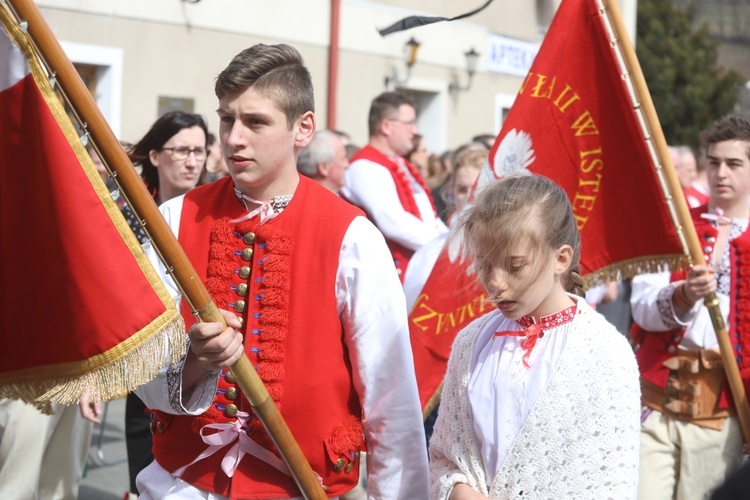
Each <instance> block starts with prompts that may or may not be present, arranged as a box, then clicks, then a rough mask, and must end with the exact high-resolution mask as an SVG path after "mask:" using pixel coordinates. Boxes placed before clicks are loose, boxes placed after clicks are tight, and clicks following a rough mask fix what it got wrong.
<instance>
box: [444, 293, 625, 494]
mask: <svg viewBox="0 0 750 500" xmlns="http://www.w3.org/2000/svg"><path fill="white" fill-rule="evenodd" d="M494 314H495V313H492V314H488V315H486V316H484V317H482V318H479V319H478V320H476V321H474V322H473V323H471V324H470V325H469V326H467V327H466V328H465V329H464V330H463V331H461V333H459V335H458V337H457V338H456V340H455V342H454V344H453V350H452V352H451V356H450V361H449V363H448V371H447V373H446V376H445V383H444V387H443V392H442V401H441V404H440V410H439V414H438V419H437V423H436V424H435V431H434V434H433V436H432V439H431V440H430V483H431V492H430V496H431V498H432V499H433V500H438V499H441V500H442V499H446V498H448V495H449V494H450V492H451V490H452V489H453V486H454V485H456V484H457V483H466V484H468V485H470V486H471V487H472V488H474V489H475V490H477V491H478V492H480V493H482V494H484V495H487V496H488V497H489V498H490V499H505V498H508V499H510V498H513V499H517V498H554V499H558V498H565V499H575V498H581V499H604V498H612V499H617V500H621V499H628V498H633V499H634V498H636V495H637V486H638V451H639V431H640V387H639V382H638V367H637V365H636V362H635V358H634V356H633V352H632V350H631V348H630V346H629V345H628V343H627V341H626V340H625V338H624V337H623V336H622V335H620V333H618V332H617V330H615V328H614V327H613V326H612V325H610V324H609V323H607V321H606V320H605V319H604V317H603V316H601V315H600V314H598V313H597V312H595V311H594V310H593V309H591V307H589V306H588V305H587V304H586V303H585V302H584V301H583V300H579V301H578V311H577V313H576V317H575V319H574V320H573V330H572V331H571V332H570V336H569V338H568V341H567V345H566V346H565V351H564V352H563V354H562V356H561V357H560V361H559V363H558V365H557V367H556V369H555V371H554V373H553V374H552V375H551V376H550V379H549V382H548V384H547V387H545V388H544V389H543V391H542V393H541V394H540V395H539V398H538V399H537V401H536V404H535V406H534V408H533V409H532V410H531V413H530V414H529V417H528V418H527V420H526V421H525V423H524V424H523V427H522V428H521V431H520V432H519V434H518V435H517V436H516V438H515V442H514V444H513V446H512V448H511V449H510V450H509V452H508V455H507V456H506V458H505V460H504V461H503V464H502V466H501V467H500V470H499V472H498V474H497V476H496V477H495V478H494V479H493V480H492V481H491V487H490V489H489V491H488V490H487V484H488V483H489V481H488V480H487V478H486V477H485V472H484V467H483V464H482V459H481V454H480V450H479V444H478V442H477V438H476V435H475V433H474V428H473V424H472V421H471V407H470V404H469V398H468V392H467V385H468V382H469V378H470V376H471V374H470V372H469V370H470V363H471V358H472V353H473V352H474V342H475V341H476V338H477V337H478V336H479V333H480V332H481V331H482V328H483V326H484V325H485V324H486V322H487V321H488V320H489V319H490V318H491V317H492V316H493V315H494ZM497 314H499V312H498V313H497Z"/></svg>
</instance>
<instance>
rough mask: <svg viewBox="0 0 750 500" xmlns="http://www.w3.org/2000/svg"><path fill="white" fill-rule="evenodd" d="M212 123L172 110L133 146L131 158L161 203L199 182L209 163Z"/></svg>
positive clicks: (149, 188)
mask: <svg viewBox="0 0 750 500" xmlns="http://www.w3.org/2000/svg"><path fill="white" fill-rule="evenodd" d="M207 136H208V127H206V122H205V121H203V118H202V117H201V116H200V115H196V114H193V113H185V112H184V111H170V112H169V113H166V114H164V115H162V116H161V117H160V118H159V119H158V120H156V121H155V122H154V124H153V125H152V126H151V129H150V130H149V131H148V132H146V135H144V136H143V138H142V139H141V140H140V141H138V143H137V144H136V145H135V146H133V149H132V150H131V151H130V155H129V156H130V160H131V161H132V162H133V165H135V166H139V165H140V166H141V168H142V172H141V177H142V178H143V181H144V182H145V183H146V187H148V190H149V191H150V192H151V194H152V195H153V197H154V200H155V201H156V203H157V205H161V204H162V203H164V202H165V201H167V200H170V199H172V198H174V197H176V196H180V195H183V194H185V193H187V192H188V191H190V190H191V189H193V188H194V187H195V186H196V185H197V184H198V179H199V177H200V174H201V171H202V170H203V167H204V165H205V164H206V156H207V150H206V137H207Z"/></svg>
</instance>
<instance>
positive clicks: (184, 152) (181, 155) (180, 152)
mask: <svg viewBox="0 0 750 500" xmlns="http://www.w3.org/2000/svg"><path fill="white" fill-rule="evenodd" d="M159 151H169V152H170V153H171V154H172V159H173V160H187V158H188V156H190V153H193V154H194V155H195V159H196V160H197V161H203V160H205V159H206V154H207V152H206V148H195V149H190V148H188V147H186V146H179V147H176V148H161V149H160V150H159Z"/></svg>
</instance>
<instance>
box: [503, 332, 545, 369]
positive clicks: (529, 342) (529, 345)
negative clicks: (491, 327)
mask: <svg viewBox="0 0 750 500" xmlns="http://www.w3.org/2000/svg"><path fill="white" fill-rule="evenodd" d="M505 336H509V337H524V339H523V340H522V341H521V347H523V349H524V351H526V352H525V354H524V355H523V366H525V367H526V369H527V370H529V369H531V366H529V356H531V350H532V349H534V346H535V345H536V341H537V339H539V337H544V332H543V331H542V327H541V325H539V324H537V323H534V324H533V325H531V326H530V327H528V328H527V329H526V330H521V331H510V330H508V331H504V332H495V337H505Z"/></svg>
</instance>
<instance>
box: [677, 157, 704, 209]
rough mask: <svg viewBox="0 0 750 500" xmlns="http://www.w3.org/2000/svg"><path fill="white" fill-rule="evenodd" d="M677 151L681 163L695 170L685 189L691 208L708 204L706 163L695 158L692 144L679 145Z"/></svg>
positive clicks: (690, 169)
mask: <svg viewBox="0 0 750 500" xmlns="http://www.w3.org/2000/svg"><path fill="white" fill-rule="evenodd" d="M677 152H678V154H679V155H680V164H681V165H685V168H686V169H688V170H689V171H691V172H695V175H694V176H693V178H692V180H691V182H690V185H689V186H688V187H686V188H685V189H684V190H683V191H684V193H685V198H686V199H687V202H688V206H689V207H690V208H696V207H700V206H701V205H706V204H707V203H708V198H709V193H710V191H709V189H708V181H707V179H706V164H705V162H701V163H700V164H699V163H698V162H697V161H696V160H695V155H694V154H693V150H692V149H690V146H677Z"/></svg>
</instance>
